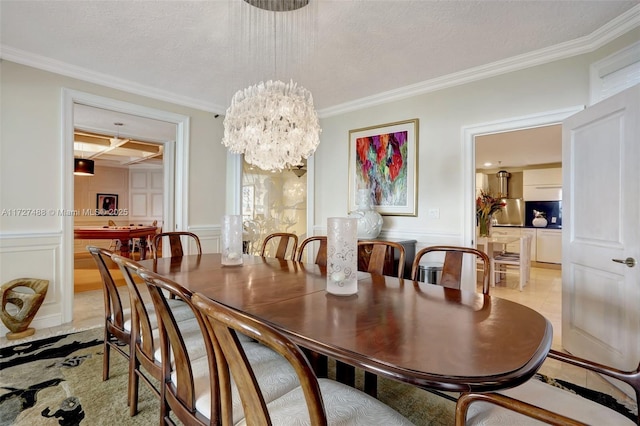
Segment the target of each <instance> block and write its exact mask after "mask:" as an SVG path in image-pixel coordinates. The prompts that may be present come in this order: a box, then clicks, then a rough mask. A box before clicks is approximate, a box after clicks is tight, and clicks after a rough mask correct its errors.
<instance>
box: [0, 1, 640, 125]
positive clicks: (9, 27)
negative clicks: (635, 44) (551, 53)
mask: <svg viewBox="0 0 640 426" xmlns="http://www.w3.org/2000/svg"><path fill="white" fill-rule="evenodd" d="M637 4H638V1H637V0H636V1H618V0H606V1H598V0H588V1H542V0H536V1H471V0H469V1H409V0H386V1H376V0H317V1H314V0H311V3H310V5H309V6H308V7H307V8H303V9H302V10H301V11H298V12H292V13H291V14H290V15H288V16H285V15H278V16H279V17H278V18H277V19H278V21H276V23H275V25H274V23H273V21H272V19H273V16H274V12H269V13H266V14H265V12H263V11H261V10H258V9H255V8H252V7H250V6H248V5H247V4H246V3H244V2H243V1H240V0H211V1H8V0H2V1H1V2H0V14H1V16H0V19H1V22H0V24H1V25H0V27H1V33H0V36H1V39H0V40H1V48H2V51H1V52H2V55H3V57H4V58H8V59H9V60H12V59H14V58H17V57H20V58H22V59H23V60H25V57H29V58H30V59H29V60H32V61H33V62H38V63H48V65H49V66H50V67H52V68H56V69H66V70H67V71H68V72H69V73H70V74H74V76H77V75H82V74H83V73H84V74H85V75H92V76H93V78H94V79H96V80H101V81H104V82H105V83H106V84H107V85H111V86H115V87H126V88H127V89H129V90H130V91H135V92H138V93H146V94H149V95H156V97H159V98H163V99H174V101H175V102H176V103H181V104H185V105H191V106H200V107H201V108H203V109H206V110H209V111H212V112H217V113H224V111H225V110H226V106H227V105H228V103H229V101H230V99H231V96H232V95H233V93H234V92H235V91H236V90H238V89H241V88H243V87H245V86H246V85H248V84H252V83H255V82H257V81H260V80H266V79H271V78H274V77H277V78H279V79H282V80H285V81H286V80H288V79H289V78H293V79H294V80H295V81H297V82H298V83H299V84H301V85H303V86H305V87H306V88H308V89H309V90H310V91H311V92H312V93H313V95H314V100H315V103H316V107H317V109H318V110H323V109H326V108H330V107H336V106H339V105H344V104H346V103H349V102H354V101H357V100H361V99H363V98H368V97H372V96H375V95H378V94H380V93H384V92H389V91H393V90H397V89H399V88H404V87H406V86H411V85H416V84H419V83H422V82H425V81H431V80H434V79H437V78H441V77H443V76H447V75H451V74H454V73H458V72H461V71H464V70H469V69H473V68H476V67H481V66H484V65H487V64H491V63H495V62H497V61H503V60H507V59H508V58H512V57H515V56H518V55H525V54H529V53H531V52H534V51H538V50H540V49H548V48H550V47H552V46H557V45H561V44H563V43H567V42H570V41H575V40H577V39H581V38H583V37H588V36H590V35H591V34H593V33H594V32H595V31H597V30H598V29H599V28H601V27H602V26H604V25H606V24H607V23H609V22H610V21H611V20H613V19H614V18H616V17H617V16H619V15H621V14H623V13H624V12H626V11H628V10H629V9H631V8H632V7H633V6H635V5H637ZM287 22H289V23H290V25H289V24H288V23H287ZM287 27H290V29H291V31H295V32H294V33H293V34H291V33H288V32H287V31H289V30H288V29H287ZM274 29H275V36H274V32H273V31H274ZM273 40H276V41H277V46H278V48H277V50H275V51H274V46H273ZM297 41H302V42H303V43H302V44H298V43H297ZM25 61H26V60H25ZM23 62H24V61H23ZM27 62H28V61H27Z"/></svg>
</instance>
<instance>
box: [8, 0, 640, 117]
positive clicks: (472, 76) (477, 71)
mask: <svg viewBox="0 0 640 426" xmlns="http://www.w3.org/2000/svg"><path fill="white" fill-rule="evenodd" d="M638 26H640V5H637V6H634V7H633V8H631V9H629V10H628V11H627V12H625V13H623V14H622V15H620V16H618V17H616V18H615V19H613V20H611V21H610V22H608V23H607V24H605V25H603V26H602V27H600V28H598V29H597V30H595V31H594V32H593V33H591V34H589V35H587V36H584V37H581V38H578V39H575V40H572V41H569V42H566V43H561V44H558V45H555V46H551V47H549V48H545V49H539V50H537V51H534V52H530V53H526V54H523V55H518V56H514V57H511V58H508V59H505V60H502V61H497V62H493V63H491V64H487V65H482V66H478V67H474V68H470V69H467V70H464V71H460V72H456V73H452V74H449V75H445V76H442V77H438V78H434V79H431V80H426V81H423V82H420V83H416V84H412V85H409V86H404V87H401V88H398V89H394V90H390V91H386V92H382V93H379V94H376V95H372V96H367V97H364V98H361V99H357V100H354V101H351V102H346V103H343V104H339V105H336V106H333V107H329V108H324V109H322V110H319V111H318V116H319V117H320V118H327V117H331V116H334V115H338V114H344V113H347V112H351V111H356V110H359V109H363V108H368V107H372V106H376V105H381V104H385V103H389V102H394V101H399V100H402V99H406V98H409V97H413V96H416V95H421V94H425V93H429V92H434V91H437V90H442V89H446V88H449V87H453V86H458V85H462V84H466V83H471V82H474V81H478V80H482V79H485V78H489V77H494V76H497V75H501V74H506V73H509V72H513V71H519V70H522V69H525V68H529V67H532V66H536V65H542V64H545V63H549V62H553V61H557V60H559V59H565V58H570V57H572V56H576V55H580V54H584V53H589V52H592V51H594V50H596V49H598V48H600V47H602V46H604V45H605V44H607V43H609V42H610V41H612V40H614V39H616V38H617V37H620V36H621V35H623V34H625V33H627V32H629V31H631V30H633V29H634V28H636V27H638ZM0 58H1V59H4V60H8V61H12V62H16V63H19V64H22V65H27V66H30V67H34V68H38V69H42V70H45V71H49V72H53V73H56V74H61V75H64V76H67V77H72V78H76V79H78V80H83V81H88V82H90V83H95V84H99V85H101V86H106V87H111V88H113V89H118V90H122V91H125V92H129V93H134V94H137V95H141V96H145V97H148V98H152V99H157V100H161V101H165V102H170V103H173V104H178V105H182V106H186V107H189V108H195V109H199V110H202V111H208V112H212V113H216V114H225V113H226V107H225V106H221V105H216V104H214V103H211V102H204V101H202V100H200V99H194V98H191V97H188V96H183V95H179V94H176V93H172V92H169V91H166V90H161V89H157V88H154V87H150V86H145V85H142V84H138V83H134V82H131V81H128V80H124V79H121V78H116V77H113V76H110V75H108V74H103V73H99V72H95V71H91V70H88V69H86V68H81V67H77V66H73V65H70V64H67V63H65V62H62V61H57V60H55V59H51V58H48V57H45V56H41V55H36V54H33V53H29V52H26V51H23V50H20V49H14V48H11V47H8V46H5V45H0Z"/></svg>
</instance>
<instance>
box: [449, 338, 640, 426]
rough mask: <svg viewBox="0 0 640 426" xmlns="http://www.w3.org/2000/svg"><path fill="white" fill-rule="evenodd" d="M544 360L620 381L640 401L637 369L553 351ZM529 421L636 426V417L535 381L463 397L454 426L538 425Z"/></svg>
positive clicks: (638, 370)
mask: <svg viewBox="0 0 640 426" xmlns="http://www.w3.org/2000/svg"><path fill="white" fill-rule="evenodd" d="M547 358H551V359H555V360H558V361H560V362H563V363H567V364H570V365H573V366H577V367H580V368H583V369H585V370H587V371H590V372H592V373H597V374H601V375H604V376H608V377H609V378H613V379H616V380H620V381H622V382H624V383H626V384H627V385H630V386H631V388H632V389H633V390H634V392H635V397H636V401H640V365H639V366H638V367H637V368H636V369H635V370H634V371H622V370H619V369H616V368H612V367H609V366H606V365H603V364H598V363H595V362H593V361H589V360H586V359H583V358H580V357H577V356H574V355H570V354H567V353H563V352H559V351H556V350H553V349H552V350H551V351H549V354H548V355H547ZM533 419H537V420H539V421H542V422H545V423H548V424H553V425H584V424H591V425H636V426H637V425H640V415H638V414H636V415H635V418H634V419H633V420H631V419H629V418H627V417H625V416H623V415H622V414H620V413H618V412H617V411H614V410H612V409H609V408H608V407H606V406H605V405H603V404H600V403H598V402H596V401H592V400H589V399H587V398H583V397H581V396H579V395H577V394H574V393H572V392H570V391H566V390H564V389H560V388H558V387H555V386H552V385H549V384H546V383H544V382H542V381H540V380H538V379H535V378H533V379H529V380H528V381H527V382H525V383H524V384H522V385H520V386H516V387H514V388H511V389H507V390H504V391H500V392H488V393H463V394H462V395H460V398H459V399H458V402H457V404H456V423H455V424H456V426H463V425H473V426H478V425H490V424H497V422H499V424H505V425H516V424H517V425H530V424H531V425H533V424H540V423H539V422H536V421H534V420H533Z"/></svg>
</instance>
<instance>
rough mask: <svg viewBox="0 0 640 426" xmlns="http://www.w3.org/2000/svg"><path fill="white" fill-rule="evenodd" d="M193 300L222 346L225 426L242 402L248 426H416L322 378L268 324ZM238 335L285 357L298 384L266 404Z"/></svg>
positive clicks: (220, 368) (219, 356) (219, 359)
mask: <svg viewBox="0 0 640 426" xmlns="http://www.w3.org/2000/svg"><path fill="white" fill-rule="evenodd" d="M192 301H193V304H194V305H195V306H196V307H198V309H200V311H201V312H202V314H203V316H204V317H205V319H206V321H205V324H206V327H207V331H208V333H209V336H210V338H211V340H212V341H214V342H217V344H216V345H214V349H215V351H216V352H215V354H216V364H217V366H218V379H219V380H220V389H221V391H220V392H221V395H220V400H221V401H222V402H223V403H222V404H221V413H222V420H223V424H224V420H225V419H228V418H229V417H230V415H229V414H228V413H229V412H230V411H231V410H230V409H229V406H230V405H231V403H232V402H233V401H234V399H238V398H239V399H241V401H242V405H243V406H244V414H245V419H244V420H245V423H246V424H248V425H270V424H274V425H291V424H312V425H327V424H362V425H369V424H380V425H409V424H411V423H410V422H409V421H408V420H407V419H405V418H404V417H402V416H401V415H400V414H399V413H398V412H396V411H394V410H393V409H392V408H390V407H389V406H387V405H385V404H383V403H382V402H380V401H378V400H377V399H375V398H372V397H370V396H369V395H366V394H365V393H363V392H361V391H359V390H357V389H355V388H353V387H350V386H346V385H343V384H341V383H338V382H336V381H333V380H329V379H318V378H317V377H316V376H315V374H314V372H313V369H312V368H311V366H310V365H309V362H308V361H307V359H306V358H305V356H304V354H303V353H302V351H301V350H300V348H298V346H297V345H296V344H295V343H293V342H292V341H291V340H289V339H288V338H287V337H286V336H285V335H284V334H282V333H280V332H279V331H277V330H276V329H275V328H273V327H271V326H270V325H268V324H267V323H265V322H262V321H260V320H258V319H256V318H255V317H250V316H248V315H246V314H244V313H242V312H239V311H237V310H234V309H231V308H229V307H227V306H225V305H222V304H220V303H217V302H215V301H214V300H212V299H209V298H206V297H204V296H201V295H200V294H198V293H196V294H194V296H193V298H192ZM236 331H242V332H243V333H247V335H248V336H249V337H251V338H253V339H255V340H256V341H257V342H260V343H261V344H262V345H264V346H266V347H268V348H270V349H272V350H273V351H275V352H277V353H278V354H280V355H281V356H282V357H283V358H284V359H285V360H286V361H287V363H288V364H289V365H290V367H291V368H292V369H293V371H294V372H295V375H296V376H297V379H298V381H299V385H297V386H296V387H295V388H294V389H292V390H291V391H289V392H288V393H287V394H285V395H282V396H281V397H278V398H275V399H273V400H272V401H270V402H269V401H267V400H266V398H265V396H264V390H262V389H261V387H260V386H259V385H258V381H257V380H256V377H257V376H258V374H259V372H258V371H257V368H256V366H255V365H254V364H252V363H250V362H248V356H247V349H246V346H244V345H242V344H241V342H239V341H238V338H237V334H236ZM272 374H273V377H272V380H276V381H279V379H278V378H279V375H280V374H279V373H277V372H273V373H272ZM232 379H233V383H235V384H236V385H237V391H238V393H236V394H232V393H231V392H230V389H231V382H232Z"/></svg>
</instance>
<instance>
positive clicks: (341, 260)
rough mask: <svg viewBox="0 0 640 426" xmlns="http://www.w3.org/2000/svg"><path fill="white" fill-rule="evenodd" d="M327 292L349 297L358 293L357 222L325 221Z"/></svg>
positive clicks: (350, 219)
mask: <svg viewBox="0 0 640 426" xmlns="http://www.w3.org/2000/svg"><path fill="white" fill-rule="evenodd" d="M327 292H329V293H331V294H336V295H339V296H349V295H352V294H356V293H357V292H358V220H357V219H355V218H348V217H330V218H328V219H327Z"/></svg>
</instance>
